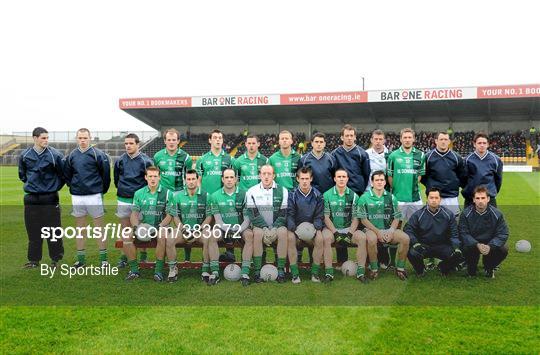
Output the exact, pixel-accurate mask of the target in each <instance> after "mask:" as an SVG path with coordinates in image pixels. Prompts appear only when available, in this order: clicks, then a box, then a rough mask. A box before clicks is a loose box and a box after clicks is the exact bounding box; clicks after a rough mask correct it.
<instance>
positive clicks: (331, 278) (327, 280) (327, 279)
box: [324, 274, 334, 284]
mask: <svg viewBox="0 0 540 355" xmlns="http://www.w3.org/2000/svg"><path fill="white" fill-rule="evenodd" d="M332 281H334V276H332V275H330V274H326V275H324V283H325V284H329V283H331V282H332Z"/></svg>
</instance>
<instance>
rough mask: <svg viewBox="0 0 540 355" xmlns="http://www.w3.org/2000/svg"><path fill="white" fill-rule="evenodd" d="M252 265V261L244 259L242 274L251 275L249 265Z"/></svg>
mask: <svg viewBox="0 0 540 355" xmlns="http://www.w3.org/2000/svg"><path fill="white" fill-rule="evenodd" d="M259 258H260V257H259ZM250 266H251V261H249V260H242V275H245V276H248V275H249V267H250Z"/></svg>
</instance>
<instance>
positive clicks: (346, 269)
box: [341, 260, 358, 277]
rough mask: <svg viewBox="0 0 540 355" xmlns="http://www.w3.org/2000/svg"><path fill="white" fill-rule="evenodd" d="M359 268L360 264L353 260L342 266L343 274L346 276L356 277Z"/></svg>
mask: <svg viewBox="0 0 540 355" xmlns="http://www.w3.org/2000/svg"><path fill="white" fill-rule="evenodd" d="M357 268H358V264H356V262H354V261H352V260H347V261H346V262H344V263H343V264H341V272H342V273H343V275H345V276H353V277H355V276H356V269H357Z"/></svg>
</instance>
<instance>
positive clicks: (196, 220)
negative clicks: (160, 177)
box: [167, 187, 210, 226]
mask: <svg viewBox="0 0 540 355" xmlns="http://www.w3.org/2000/svg"><path fill="white" fill-rule="evenodd" d="M208 200H209V195H208V193H206V191H203V190H202V189H201V188H200V187H199V188H198V189H197V191H196V192H195V194H194V195H193V196H189V193H188V190H187V189H185V190H182V191H178V192H177V193H175V194H174V197H173V198H172V200H171V203H169V205H168V206H167V213H168V214H170V215H171V216H173V217H179V218H180V220H181V221H182V224H184V225H189V226H194V225H196V224H199V225H200V224H201V223H202V222H203V221H204V219H205V218H206V216H208V215H209V214H210V204H209V203H208V202H209V201H208Z"/></svg>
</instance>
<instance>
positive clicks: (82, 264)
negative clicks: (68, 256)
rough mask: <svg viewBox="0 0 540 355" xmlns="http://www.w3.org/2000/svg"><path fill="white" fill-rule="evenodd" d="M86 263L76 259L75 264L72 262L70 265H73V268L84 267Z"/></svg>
mask: <svg viewBox="0 0 540 355" xmlns="http://www.w3.org/2000/svg"><path fill="white" fill-rule="evenodd" d="M84 265H86V264H85V263H81V262H80V261H76V262H75V264H73V265H72V266H71V267H74V268H75V269H78V268H81V267H84Z"/></svg>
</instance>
